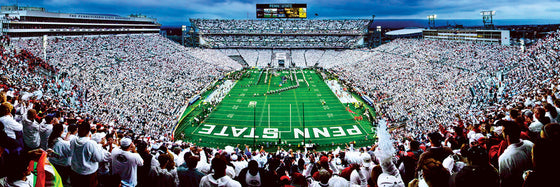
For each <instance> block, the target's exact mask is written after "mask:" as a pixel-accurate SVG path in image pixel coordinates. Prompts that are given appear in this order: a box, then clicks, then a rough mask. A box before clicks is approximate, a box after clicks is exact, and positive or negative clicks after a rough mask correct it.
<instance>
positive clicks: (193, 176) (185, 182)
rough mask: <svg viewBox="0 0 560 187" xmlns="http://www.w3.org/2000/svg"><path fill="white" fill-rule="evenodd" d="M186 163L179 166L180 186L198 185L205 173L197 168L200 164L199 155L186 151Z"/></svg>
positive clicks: (190, 186)
mask: <svg viewBox="0 0 560 187" xmlns="http://www.w3.org/2000/svg"><path fill="white" fill-rule="evenodd" d="M184 157H185V163H183V164H182V165H181V166H179V167H178V168H177V175H178V176H179V186H181V187H197V186H198V184H200V180H201V179H202V177H204V174H203V173H201V172H200V171H198V170H197V169H196V165H197V164H198V161H199V159H198V157H197V156H192V154H190V153H185V155H184Z"/></svg>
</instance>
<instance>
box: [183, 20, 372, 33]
mask: <svg viewBox="0 0 560 187" xmlns="http://www.w3.org/2000/svg"><path fill="white" fill-rule="evenodd" d="M190 21H191V23H192V24H193V25H194V26H195V27H196V28H197V29H199V31H200V33H202V34H360V33H362V32H363V30H364V29H365V28H366V26H367V24H368V22H369V21H370V20H365V19H362V20H279V19H278V20H266V19H259V20H231V19H191V20H190Z"/></svg>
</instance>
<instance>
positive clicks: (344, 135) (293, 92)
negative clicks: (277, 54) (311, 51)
mask: <svg viewBox="0 0 560 187" xmlns="http://www.w3.org/2000/svg"><path fill="white" fill-rule="evenodd" d="M248 72H249V73H250V76H248V77H243V78H242V79H241V80H238V81H237V83H236V85H235V86H234V87H233V89H232V90H231V91H230V92H229V94H228V95H227V96H226V97H225V98H224V99H223V100H222V102H221V103H219V104H218V105H217V106H216V107H214V109H213V111H211V112H210V114H209V115H208V117H207V118H206V119H204V121H202V122H201V123H200V124H198V123H194V122H193V120H192V118H193V116H192V115H191V116H189V113H188V112H190V111H197V110H198V111H200V110H203V109H201V108H206V107H209V106H208V105H205V104H203V103H202V101H199V102H198V103H197V104H195V105H193V106H190V107H189V108H187V110H186V111H185V114H184V116H183V119H182V120H181V121H180V122H179V124H178V127H179V128H177V131H176V134H178V133H182V137H181V138H184V139H185V140H187V141H192V142H198V143H199V144H203V145H212V146H221V145H222V146H225V145H235V144H248V145H252V143H253V140H254V139H253V137H256V143H257V144H260V145H266V146H273V145H276V144H277V143H278V141H279V140H281V142H282V143H283V145H284V146H287V145H288V144H290V145H292V146H296V145H297V144H300V143H301V142H302V141H303V136H304V134H305V135H307V136H308V137H307V138H306V142H308V141H309V140H311V142H313V143H317V144H319V145H328V146H331V145H332V144H335V145H343V143H347V142H350V141H360V142H361V143H365V144H368V143H370V144H371V143H372V142H371V141H367V140H366V139H368V140H372V139H373V135H372V130H371V125H370V124H371V123H369V122H368V121H367V120H365V119H364V120H363V121H356V120H354V117H355V116H358V115H359V114H361V113H360V112H361V111H363V110H357V109H355V108H354V107H353V106H352V105H351V104H350V107H348V108H349V109H350V110H353V111H355V113H351V112H349V111H347V109H346V108H347V105H346V104H342V103H341V102H340V101H339V100H338V98H337V97H336V95H335V94H334V93H333V92H332V91H331V90H330V89H329V87H328V86H327V85H326V83H325V82H324V81H323V80H322V79H321V77H320V75H319V74H318V73H317V72H316V71H315V70H303V74H302V70H297V71H295V72H297V78H298V81H300V82H299V85H300V86H299V87H298V88H295V89H290V90H286V91H283V92H280V93H275V94H265V93H267V92H268V91H270V90H278V89H281V88H286V87H289V86H292V85H296V82H295V80H294V81H291V80H289V79H288V80H286V81H285V82H284V83H283V81H282V77H284V76H286V77H288V76H290V72H289V71H279V72H278V73H277V74H276V75H273V74H272V73H269V74H268V77H267V78H265V75H266V74H265V73H263V75H262V77H261V80H260V81H259V84H257V85H255V83H256V82H257V80H258V79H259V75H260V71H259V70H256V69H254V70H248ZM303 76H305V79H306V80H307V81H308V83H309V87H308V86H307V84H306V83H305V82H304V79H303ZM265 80H267V82H266V83H265ZM280 84H282V86H280ZM205 95H207V93H205V94H203V96H205ZM201 100H202V99H201ZM255 103H256V105H255V106H254V107H253V106H252V105H251V104H255ZM323 103H324V104H323ZM191 113H192V112H191ZM304 125H305V128H304ZM253 126H256V129H254V130H253ZM366 136H368V137H366Z"/></svg>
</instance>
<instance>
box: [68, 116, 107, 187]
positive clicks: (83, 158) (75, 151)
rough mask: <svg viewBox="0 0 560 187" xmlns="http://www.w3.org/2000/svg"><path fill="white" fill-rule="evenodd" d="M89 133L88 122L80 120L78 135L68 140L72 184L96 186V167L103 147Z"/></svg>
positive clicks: (100, 159) (101, 155)
mask: <svg viewBox="0 0 560 187" xmlns="http://www.w3.org/2000/svg"><path fill="white" fill-rule="evenodd" d="M89 135H90V125H89V123H88V122H82V123H80V124H79V125H78V137H77V138H74V139H73V140H71V141H70V149H71V150H72V160H71V168H72V171H74V175H73V176H72V178H71V181H72V186H91V187H93V186H97V182H98V181H97V169H98V168H99V162H101V161H103V160H104V154H103V148H101V146H100V145H98V144H97V143H96V142H95V141H93V140H91V139H90V137H89Z"/></svg>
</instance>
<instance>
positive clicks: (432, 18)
mask: <svg viewBox="0 0 560 187" xmlns="http://www.w3.org/2000/svg"><path fill="white" fill-rule="evenodd" d="M436 18H437V15H435V14H433V15H429V16H428V28H429V29H431V28H435V27H436Z"/></svg>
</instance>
